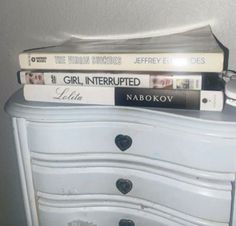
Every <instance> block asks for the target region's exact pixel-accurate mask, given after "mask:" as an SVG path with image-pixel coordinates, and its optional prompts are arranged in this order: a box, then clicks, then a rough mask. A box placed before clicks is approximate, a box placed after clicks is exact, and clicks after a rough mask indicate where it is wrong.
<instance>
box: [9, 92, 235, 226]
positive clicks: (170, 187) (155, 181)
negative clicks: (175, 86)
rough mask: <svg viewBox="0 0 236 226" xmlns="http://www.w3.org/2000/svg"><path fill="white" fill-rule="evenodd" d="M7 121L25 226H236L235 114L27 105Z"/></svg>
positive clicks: (14, 108) (17, 99)
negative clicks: (14, 154) (26, 225)
mask: <svg viewBox="0 0 236 226" xmlns="http://www.w3.org/2000/svg"><path fill="white" fill-rule="evenodd" d="M5 109H6V111H7V112H8V113H9V114H10V115H11V117H12V124H13V128H14V135H15V144H16V153H17V157H18V164H19V170H20V176H21V183H22V190H23V197H24V203H25V211H26V215H27V221H28V226H55V225H56V226H146V225H148V226H183V225H184V226H197V225H198V226H229V225H234V226H235V225H236V213H235V208H234V202H235V172H236V109H235V108H233V107H230V106H225V109H224V111H223V112H200V111H189V110H165V109H158V110H157V109H145V108H130V107H114V106H113V107H111V106H94V105H93V106H92V105H90V106H89V105H65V104H64V105H63V104H52V103H40V102H26V101H25V100H24V99H23V96H22V90H20V91H18V92H17V93H15V94H14V95H13V96H12V97H11V98H10V99H9V101H8V102H7V104H6V106H5Z"/></svg>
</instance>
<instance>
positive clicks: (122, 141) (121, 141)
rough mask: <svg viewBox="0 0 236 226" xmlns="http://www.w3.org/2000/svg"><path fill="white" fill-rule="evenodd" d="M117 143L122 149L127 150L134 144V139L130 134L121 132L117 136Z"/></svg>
mask: <svg viewBox="0 0 236 226" xmlns="http://www.w3.org/2000/svg"><path fill="white" fill-rule="evenodd" d="M115 143H116V146H117V147H118V148H119V149H120V150H121V151H125V150H127V149H128V148H129V147H130V146H131V145H132V139H131V137H130V136H126V135H121V134H120V135H117V136H116V138H115Z"/></svg>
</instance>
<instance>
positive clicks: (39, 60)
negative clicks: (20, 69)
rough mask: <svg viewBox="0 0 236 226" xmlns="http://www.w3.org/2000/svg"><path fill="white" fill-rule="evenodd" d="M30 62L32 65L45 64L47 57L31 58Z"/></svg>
mask: <svg viewBox="0 0 236 226" xmlns="http://www.w3.org/2000/svg"><path fill="white" fill-rule="evenodd" d="M30 61H31V62H32V63H46V62H47V57H31V59H30Z"/></svg>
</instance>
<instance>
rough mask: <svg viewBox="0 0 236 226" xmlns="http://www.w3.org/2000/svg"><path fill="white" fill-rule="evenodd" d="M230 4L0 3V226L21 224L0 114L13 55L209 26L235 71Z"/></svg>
mask: <svg viewBox="0 0 236 226" xmlns="http://www.w3.org/2000/svg"><path fill="white" fill-rule="evenodd" d="M235 15H236V1H235V0H198V1H194V0H145V1H144V0H69V1H65V0H50V1H39V0H18V1H14V0H1V1H0V72H1V73H0V87H1V88H0V106H1V108H0V119H1V120H0V178H1V180H0V225H4V226H25V219H24V212H23V203H22V197H21V193H20V184H19V175H18V171H17V167H16V157H15V152H14V144H13V142H12V139H13V138H12V130H11V127H10V120H9V117H8V116H7V115H6V114H5V113H4V112H3V105H4V103H5V101H6V100H7V98H8V97H9V96H10V95H11V94H12V93H13V92H14V91H15V90H16V89H18V88H19V87H20V86H19V85H18V84H17V82H16V71H17V70H18V69H19V67H18V60H17V57H18V53H19V52H20V51H22V50H23V49H28V48H33V47H40V46H42V45H51V44H54V43H55V42H60V41H62V40H64V39H67V38H68V37H70V36H71V35H82V36H106V35H120V34H122V35H127V34H129V35H132V34H134V35H136V36H139V35H140V34H144V33H145V32H147V33H159V31H163V30H164V31H168V29H175V28H176V27H191V26H195V25H198V24H202V23H204V24H205V23H211V24H212V28H213V31H214V33H215V34H216V36H217V37H218V38H219V40H220V41H221V42H222V43H224V44H225V45H226V46H227V47H228V48H229V49H230V60H229V65H230V68H232V69H236V41H235V40H236V20H235Z"/></svg>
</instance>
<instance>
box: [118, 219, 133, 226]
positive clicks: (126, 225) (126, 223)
mask: <svg viewBox="0 0 236 226" xmlns="http://www.w3.org/2000/svg"><path fill="white" fill-rule="evenodd" d="M119 226H135V223H134V222H133V221H132V220H126V219H121V220H120V222H119Z"/></svg>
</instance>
